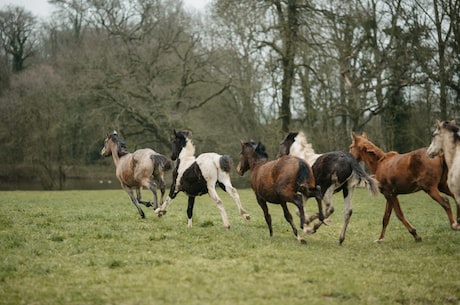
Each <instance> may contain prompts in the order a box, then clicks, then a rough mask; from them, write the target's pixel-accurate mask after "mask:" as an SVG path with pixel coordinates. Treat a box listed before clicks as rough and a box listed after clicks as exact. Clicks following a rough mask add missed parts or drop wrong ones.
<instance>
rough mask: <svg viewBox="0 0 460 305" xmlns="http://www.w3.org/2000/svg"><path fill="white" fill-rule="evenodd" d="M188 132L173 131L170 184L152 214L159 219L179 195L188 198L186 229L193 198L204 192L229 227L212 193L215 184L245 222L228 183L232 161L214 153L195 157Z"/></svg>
mask: <svg viewBox="0 0 460 305" xmlns="http://www.w3.org/2000/svg"><path fill="white" fill-rule="evenodd" d="M190 135H191V132H189V131H186V130H185V131H179V132H176V130H174V137H175V138H174V140H173V145H172V156H171V159H173V160H178V161H177V164H176V167H175V169H174V171H173V182H172V185H171V189H170V191H169V196H168V198H166V201H165V202H164V203H163V204H162V205H161V207H160V208H158V209H157V210H156V211H155V212H156V213H157V214H158V216H159V217H161V216H162V215H164V214H166V209H167V207H168V205H169V204H170V203H171V201H172V200H173V199H174V198H175V197H176V196H177V194H178V193H179V192H181V191H182V192H184V193H185V194H186V195H187V196H188V207H187V216H188V226H189V227H192V216H193V206H194V204H195V197H196V196H201V195H203V194H206V193H208V194H209V196H210V197H211V198H212V199H213V200H214V201H215V202H216V205H217V208H218V209H219V211H220V214H221V216H222V220H223V222H224V227H226V228H228V229H229V228H230V223H229V221H228V217H227V213H226V212H225V208H224V206H223V204H222V200H221V199H220V197H219V195H217V192H216V183H217V184H218V185H219V186H220V187H221V188H222V189H223V190H224V191H226V192H227V193H228V194H230V196H231V197H232V198H233V200H234V201H235V203H236V205H237V206H238V210H239V212H240V214H241V216H242V217H243V218H244V219H246V220H249V219H250V216H249V214H247V213H246V211H245V210H244V209H243V207H242V206H241V202H240V197H239V195H238V192H237V190H236V189H235V188H234V187H233V186H232V183H231V181H230V170H231V167H232V160H231V159H230V157H229V156H225V155H224V156H222V155H219V154H217V153H203V154H201V155H199V156H198V157H196V158H195V146H194V145H193V143H192V141H191V140H190V139H189V136H190Z"/></svg>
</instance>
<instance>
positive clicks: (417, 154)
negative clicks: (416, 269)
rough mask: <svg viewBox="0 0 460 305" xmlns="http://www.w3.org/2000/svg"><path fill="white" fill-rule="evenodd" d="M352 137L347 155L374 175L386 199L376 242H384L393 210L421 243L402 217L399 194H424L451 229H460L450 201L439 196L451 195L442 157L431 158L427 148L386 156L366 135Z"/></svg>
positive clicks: (392, 153)
mask: <svg viewBox="0 0 460 305" xmlns="http://www.w3.org/2000/svg"><path fill="white" fill-rule="evenodd" d="M352 135H353V142H352V143H351V145H350V153H351V154H352V155H353V156H354V157H355V158H356V159H357V160H358V161H361V160H362V161H364V163H365V164H366V166H367V167H368V168H369V170H370V171H371V172H372V173H373V174H374V175H375V178H376V179H377V181H379V183H380V185H379V188H380V192H381V193H382V194H383V196H385V199H386V208H385V213H384V215H383V222H382V223H383V227H382V232H381V233H380V237H379V239H378V240H377V241H383V239H384V237H385V230H386V228H387V226H388V222H389V221H390V216H391V212H392V210H393V209H394V210H395V213H396V216H397V217H398V219H399V220H400V221H401V222H402V223H403V224H404V226H405V227H406V228H407V230H409V233H410V234H412V235H413V236H414V238H415V240H416V241H421V240H422V239H421V237H420V236H418V235H417V231H416V230H415V228H414V227H413V226H412V225H411V224H410V223H409V221H408V220H407V219H406V217H405V216H404V214H403V212H402V210H401V207H400V205H399V200H398V197H397V196H398V195H400V194H410V193H415V192H418V191H420V190H423V191H425V192H426V193H427V194H428V195H429V196H430V197H431V198H433V200H435V201H436V202H438V203H439V204H440V205H441V207H442V208H443V209H444V210H445V211H446V214H447V217H448V218H449V222H450V226H451V228H452V229H453V230H459V229H460V226H459V225H458V224H457V222H456V221H455V220H454V217H453V216H452V210H451V208H450V204H449V200H448V199H447V198H446V197H443V196H441V194H440V193H439V192H440V191H441V192H443V193H444V194H447V195H449V196H452V193H451V192H450V190H449V188H448V187H447V183H446V180H447V178H446V177H447V167H446V165H445V162H444V159H443V158H441V157H436V158H434V159H430V158H429V157H428V155H427V153H426V148H420V149H418V150H414V151H411V152H408V153H405V154H399V153H397V152H394V151H391V152H388V153H385V152H383V151H382V150H381V149H380V148H378V147H377V146H376V145H375V144H374V143H372V142H371V141H369V140H368V139H367V135H366V133H363V134H362V135H361V136H358V135H356V134H355V133H354V132H353V134H352Z"/></svg>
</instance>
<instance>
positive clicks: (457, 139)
mask: <svg viewBox="0 0 460 305" xmlns="http://www.w3.org/2000/svg"><path fill="white" fill-rule="evenodd" d="M459 131H460V128H459V127H458V126H457V123H456V122H455V121H450V122H448V121H444V122H440V121H438V120H436V130H435V131H434V132H433V139H432V140H431V144H430V146H429V147H428V151H427V153H428V156H429V157H430V158H434V156H436V155H443V156H444V159H445V160H446V164H447V167H448V168H449V174H448V175H447V185H448V186H449V189H450V190H451V191H452V193H453V194H454V197H455V201H456V202H457V223H459V222H460V133H459Z"/></svg>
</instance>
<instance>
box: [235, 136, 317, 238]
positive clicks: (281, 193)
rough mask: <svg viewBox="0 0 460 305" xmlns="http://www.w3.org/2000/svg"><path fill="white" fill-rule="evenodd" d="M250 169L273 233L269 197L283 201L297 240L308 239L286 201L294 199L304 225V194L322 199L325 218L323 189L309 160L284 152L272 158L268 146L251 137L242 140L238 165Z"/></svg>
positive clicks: (283, 206) (285, 212)
mask: <svg viewBox="0 0 460 305" xmlns="http://www.w3.org/2000/svg"><path fill="white" fill-rule="evenodd" d="M248 170H250V171H251V187H252V189H253V190H254V193H255V195H256V198H257V203H258V204H259V206H260V207H261V208H262V211H263V212H264V216H265V221H266V222H267V225H268V229H269V231H270V236H272V235H273V228H272V219H271V216H270V213H269V212H268V207H267V201H268V202H271V203H275V204H280V205H281V207H282V208H283V212H284V218H285V219H286V221H287V222H289V224H290V225H291V227H292V231H293V233H294V235H295V236H296V237H297V240H298V241H299V242H302V243H304V242H305V240H304V239H303V237H302V236H301V235H300V234H299V232H298V230H297V228H296V226H295V224H294V222H293V219H292V215H291V213H290V212H289V210H288V208H287V205H286V203H287V202H292V203H294V204H295V205H296V206H297V208H298V209H299V216H300V228H301V229H304V228H305V213H304V208H303V197H302V195H304V196H305V197H307V198H308V197H315V198H316V201H317V203H318V210H319V211H318V215H319V219H320V220H321V221H323V219H324V217H323V211H322V204H321V192H320V190H319V188H317V187H316V184H315V177H314V176H313V173H312V171H311V168H310V167H309V166H308V164H307V163H306V162H305V161H303V160H301V159H299V158H297V157H293V156H283V157H281V158H279V159H276V160H272V161H269V160H268V155H267V153H266V152H265V146H264V145H263V144H261V143H255V142H253V141H249V142H245V143H241V153H240V162H239V163H238V166H237V171H238V173H239V174H240V175H241V176H242V175H243V174H244V173H245V172H246V171H248Z"/></svg>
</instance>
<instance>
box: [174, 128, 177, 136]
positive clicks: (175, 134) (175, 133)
mask: <svg viewBox="0 0 460 305" xmlns="http://www.w3.org/2000/svg"><path fill="white" fill-rule="evenodd" d="M173 134H174V136H177V132H176V129H175V128H174V129H173Z"/></svg>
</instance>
